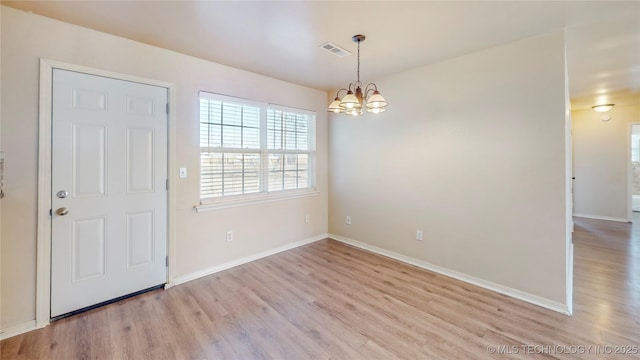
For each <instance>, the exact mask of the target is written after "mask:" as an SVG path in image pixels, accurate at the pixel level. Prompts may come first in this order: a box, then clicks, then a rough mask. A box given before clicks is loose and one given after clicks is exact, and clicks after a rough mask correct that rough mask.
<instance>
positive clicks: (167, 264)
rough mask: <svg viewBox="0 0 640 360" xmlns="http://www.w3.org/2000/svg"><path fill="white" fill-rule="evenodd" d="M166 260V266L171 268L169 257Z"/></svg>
mask: <svg viewBox="0 0 640 360" xmlns="http://www.w3.org/2000/svg"><path fill="white" fill-rule="evenodd" d="M164 259H165V265H166V266H167V267H169V257H168V256H166V257H165V258H164Z"/></svg>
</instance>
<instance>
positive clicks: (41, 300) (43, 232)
mask: <svg viewBox="0 0 640 360" xmlns="http://www.w3.org/2000/svg"><path fill="white" fill-rule="evenodd" d="M54 68H55V69H61V70H69V71H76V72H82V73H86V74H91V75H97V76H104V77H109V78H114V79H119V80H125V81H133V82H138V83H142V84H148V85H154V86H160V87H164V88H167V89H168V96H169V109H175V101H176V85H175V84H171V83H167V82H163V81H157V80H152V79H146V78H141V77H137V76H132V75H126V74H120V73H115V72H110V71H105V70H99V69H94V68H90V67H85V66H80V65H73V64H68V63H63V62H58V61H54V60H48V59H40V105H39V130H38V131H39V136H38V212H37V236H36V245H37V254H36V328H41V327H44V326H47V325H48V324H49V322H50V321H51V317H50V314H51V215H50V210H51V196H52V193H51V191H52V190H51V125H52V121H51V115H52V114H51V111H52V107H51V99H52V85H53V83H52V72H53V69H54ZM168 122H169V123H168V129H167V141H168V151H169V153H168V164H167V171H168V174H167V177H168V180H169V189H168V194H167V195H168V196H167V255H168V256H169V264H168V268H167V283H166V285H165V288H169V287H171V286H173V283H174V279H175V274H174V269H175V266H174V264H175V258H176V257H175V253H176V251H175V228H176V227H175V218H176V216H175V208H176V207H175V203H176V202H175V201H176V196H175V193H176V191H175V189H176V187H175V184H176V176H175V174H174V171H173V169H174V168H175V154H176V147H175V141H174V139H175V134H176V119H175V114H174V111H172V110H171V111H169V115H168Z"/></svg>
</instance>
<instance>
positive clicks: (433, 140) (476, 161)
mask: <svg viewBox="0 0 640 360" xmlns="http://www.w3.org/2000/svg"><path fill="white" fill-rule="evenodd" d="M365 80H370V79H365ZM376 83H377V85H378V88H379V89H380V90H381V92H382V93H383V95H384V96H385V97H386V99H387V100H388V101H389V103H390V105H389V110H388V111H387V112H386V113H384V114H382V115H381V116H365V117H364V118H350V117H346V116H341V115H332V116H331V117H330V120H329V139H330V141H329V143H330V146H329V158H330V168H329V188H330V195H329V231H330V233H332V234H336V235H339V236H343V237H346V238H349V239H353V240H356V241H360V242H364V243H366V244H369V245H372V246H375V247H379V248H382V249H384V250H387V251H392V252H395V253H399V254H401V255H404V256H408V257H411V258H414V259H417V260H420V261H423V262H427V263H429V264H433V265H436V266H440V267H443V268H445V269H448V270H451V271H454V272H458V273H462V274H466V275H468V276H469V277H473V278H479V279H482V280H484V281H488V282H492V283H494V284H498V285H500V286H504V287H507V288H511V289H515V290H516V291H520V292H524V293H526V294H531V295H533V296H534V297H539V298H542V299H545V300H548V301H549V302H551V303H555V304H560V305H563V306H566V299H567V292H566V287H567V283H566V274H567V273H566V265H567V264H566V255H567V251H568V248H567V246H566V244H567V242H566V217H567V214H566V210H567V209H566V206H565V205H566V201H565V199H566V189H565V185H566V182H567V177H566V160H565V152H566V151H565V117H566V114H567V112H566V111H565V109H566V105H565V72H564V40H563V34H562V33H556V34H550V35H546V36H540V37H535V38H530V39H526V40H522V41H518V42H515V43H510V44H507V45H503V46H499V47H495V48H492V49H488V50H485V51H481V52H477V53H473V54H470V55H466V56H463V57H460V58H457V59H454V60H450V61H445V62H442V63H439V64H435V65H430V66H425V67H421V68H418V69H414V70H410V71H407V72H403V73H401V74H398V75H395V76H391V77H388V78H386V79H380V81H376ZM346 215H350V216H351V217H352V225H346V224H345V216H346ZM417 229H421V230H423V231H424V240H423V241H416V239H415V232H416V230H417Z"/></svg>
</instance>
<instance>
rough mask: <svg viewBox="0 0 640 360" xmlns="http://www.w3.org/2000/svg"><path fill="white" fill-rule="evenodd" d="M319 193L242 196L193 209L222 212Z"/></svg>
mask: <svg viewBox="0 0 640 360" xmlns="http://www.w3.org/2000/svg"><path fill="white" fill-rule="evenodd" d="M319 193H320V192H319V191H317V190H316V189H308V190H303V191H287V192H282V193H270V194H269V193H267V194H258V195H247V196H240V197H239V198H235V199H219V200H212V201H208V202H204V203H202V204H200V205H195V206H194V207H193V208H194V209H195V210H196V212H199V213H200V212H206V211H213V210H220V209H225V208H231V207H238V206H247V205H255V204H263V203H268V202H273V201H282V200H290V199H298V198H304V197H310V196H316V195H318V194H319Z"/></svg>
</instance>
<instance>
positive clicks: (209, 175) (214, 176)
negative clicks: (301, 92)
mask: <svg viewBox="0 0 640 360" xmlns="http://www.w3.org/2000/svg"><path fill="white" fill-rule="evenodd" d="M314 160H315V115H313V114H312V113H309V112H306V111H302V110H297V109H289V108H285V107H281V106H269V105H267V104H261V103H255V102H251V101H248V100H242V99H236V98H231V97H225V96H221V95H215V94H211V93H206V92H201V93H200V198H201V199H202V200H206V199H215V198H222V197H227V196H236V195H245V194H256V193H273V192H278V191H284V190H297V189H309V188H311V187H313V186H314V176H313V175H314V170H315V169H314V163H315V161H314Z"/></svg>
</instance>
